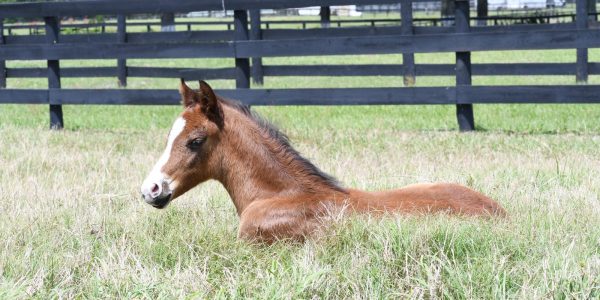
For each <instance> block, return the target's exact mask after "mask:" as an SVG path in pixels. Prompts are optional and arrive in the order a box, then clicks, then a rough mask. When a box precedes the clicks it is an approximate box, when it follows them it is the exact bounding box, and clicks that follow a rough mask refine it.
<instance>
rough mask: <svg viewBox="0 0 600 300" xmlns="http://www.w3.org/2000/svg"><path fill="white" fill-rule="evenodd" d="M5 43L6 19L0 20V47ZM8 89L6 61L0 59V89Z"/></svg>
mask: <svg viewBox="0 0 600 300" xmlns="http://www.w3.org/2000/svg"><path fill="white" fill-rule="evenodd" d="M4 43H5V41H4V19H3V18H0V47H1V45H3V44H4ZM5 87H6V61H5V60H3V59H0V89H2V88H5Z"/></svg>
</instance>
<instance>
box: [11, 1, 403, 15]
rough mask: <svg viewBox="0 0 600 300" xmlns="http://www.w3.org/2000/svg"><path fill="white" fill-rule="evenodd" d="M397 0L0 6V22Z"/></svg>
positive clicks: (74, 2)
mask: <svg viewBox="0 0 600 300" xmlns="http://www.w3.org/2000/svg"><path fill="white" fill-rule="evenodd" d="M395 2H397V0H295V1H281V0H227V1H225V2H222V1H197V0H178V1H147V0H127V1H117V0H108V1H93V0H87V1H68V2H57V3H47V2H41V3H17V4H2V5H0V17H2V18H18V17H21V18H33V17H42V16H91V15H118V14H126V15H129V14H143V13H148V14H161V13H172V12H178V13H179V12H190V11H201V10H249V9H266V8H271V9H282V8H297V7H307V6H332V5H365V4H384V3H395Z"/></svg>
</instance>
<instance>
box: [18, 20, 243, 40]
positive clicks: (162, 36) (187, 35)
mask: <svg viewBox="0 0 600 300" xmlns="http://www.w3.org/2000/svg"><path fill="white" fill-rule="evenodd" d="M128 25H129V24H128ZM232 39H233V31H228V30H206V31H175V32H133V33H127V39H126V40H127V42H128V43H137V44H143V43H146V44H150V43H163V42H164V41H169V43H178V42H179V43H182V42H207V41H229V40H232ZM116 40H117V34H116V33H97V34H63V35H61V36H60V42H61V43H64V44H70V43H105V44H114V43H115V41H116ZM44 42H45V36H43V35H8V36H6V44H7V45H30V44H41V43H44Z"/></svg>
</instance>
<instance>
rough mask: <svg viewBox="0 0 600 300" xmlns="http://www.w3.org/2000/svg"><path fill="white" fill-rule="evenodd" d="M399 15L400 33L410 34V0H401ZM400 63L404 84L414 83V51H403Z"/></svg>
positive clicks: (411, 29) (411, 27) (411, 11)
mask: <svg viewBox="0 0 600 300" xmlns="http://www.w3.org/2000/svg"><path fill="white" fill-rule="evenodd" d="M400 16H401V18H402V27H401V30H402V35H412V34H414V31H413V24H412V23H413V10H412V1H411V0H402V3H401V4H400ZM402 65H403V66H404V78H403V83H404V86H413V85H415V79H416V78H415V76H416V71H415V54H414V53H403V54H402Z"/></svg>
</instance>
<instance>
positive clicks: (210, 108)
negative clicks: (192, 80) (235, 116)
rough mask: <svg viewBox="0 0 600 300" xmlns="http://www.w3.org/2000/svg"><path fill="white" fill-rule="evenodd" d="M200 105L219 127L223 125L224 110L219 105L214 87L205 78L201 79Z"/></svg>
mask: <svg viewBox="0 0 600 300" xmlns="http://www.w3.org/2000/svg"><path fill="white" fill-rule="evenodd" d="M200 105H201V107H202V112H203V113H204V114H205V115H206V116H207V117H208V119H209V120H211V121H213V122H214V123H215V124H217V126H219V128H221V127H222V126H223V112H222V111H221V107H220V106H219V100H217V95H215V92H214V91H213V89H212V88H211V87H210V85H208V83H206V82H205V81H203V80H200Z"/></svg>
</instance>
